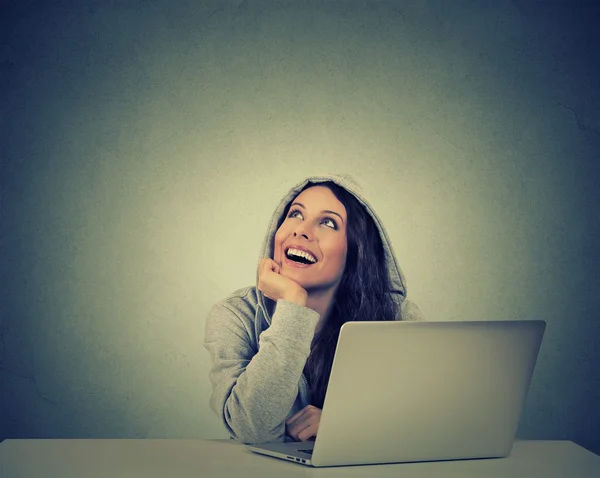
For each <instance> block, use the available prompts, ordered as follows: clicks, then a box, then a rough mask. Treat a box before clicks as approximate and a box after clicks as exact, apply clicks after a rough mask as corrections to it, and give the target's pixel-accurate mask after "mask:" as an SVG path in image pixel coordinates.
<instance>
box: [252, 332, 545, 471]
mask: <svg viewBox="0 0 600 478" xmlns="http://www.w3.org/2000/svg"><path fill="white" fill-rule="evenodd" d="M545 328H546V323H545V322H544V321H542V320H514V321H469V322H455V321H450V322H401V321H400V322H348V323H346V324H344V325H343V326H342V329H341V331H340V336H339V339H338V344H337V349H336V352H335V357H334V361H333V367H332V370H331V376H330V379H329V385H328V389H327V395H326V397H325V403H324V404H323V411H322V414H321V422H320V424H319V432H318V434H317V438H316V440H315V441H307V442H287V443H268V444H261V445H254V446H248V448H249V449H250V450H252V451H254V452H257V453H261V454H265V455H269V456H274V457H277V458H283V459H285V460H291V461H293V462H295V463H300V464H304V465H310V466H317V467H320V466H339V465H366V464H375V463H401V462H414V461H436V460H455V459H467V458H494V457H504V456H507V455H508V454H509V453H510V451H511V449H512V445H513V441H514V438H515V434H516V432H517V427H518V424H519V418H520V415H521V411H522V409H523V405H524V402H525V397H526V394H527V389H528V388H529V382H530V380H531V376H532V374H533V369H534V366H535V363H536V360H537V356H538V352H539V349H540V346H541V342H542V337H543V334H544V331H545Z"/></svg>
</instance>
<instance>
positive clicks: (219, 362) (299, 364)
mask: <svg viewBox="0 0 600 478" xmlns="http://www.w3.org/2000/svg"><path fill="white" fill-rule="evenodd" d="M318 319H319V314H318V313H317V312H315V311H313V310H311V309H309V308H307V307H303V306H301V305H298V304H296V303H294V302H290V301H287V300H278V301H277V305H276V308H275V312H274V314H273V318H272V324H271V326H270V327H269V328H268V329H267V330H265V331H264V332H263V333H262V334H261V335H260V338H259V343H258V344H256V343H252V339H251V337H250V335H249V334H248V332H247V329H246V326H245V325H247V322H248V321H247V320H244V319H243V318H242V315H241V313H240V311H236V310H235V309H234V308H233V307H232V306H231V305H230V304H228V303H226V302H222V303H220V304H217V305H215V306H214V307H213V308H212V310H211V312H210V313H209V316H208V318H207V321H206V330H205V341H204V347H205V348H206V349H207V350H208V352H209V354H210V356H211V359H212V368H211V371H210V380H211V383H212V388H213V392H212V395H211V398H210V405H211V408H212V409H213V410H214V411H215V413H216V414H217V416H219V417H220V418H221V421H222V423H223V424H224V425H225V427H226V428H227V430H228V431H229V433H230V434H231V435H232V436H233V437H234V438H235V439H237V440H239V441H242V442H244V443H261V442H263V443H264V442H269V441H284V439H285V420H286V418H287V417H288V414H289V412H290V410H291V408H292V406H293V404H294V400H295V399H296V396H297V394H298V383H299V381H300V377H301V375H302V371H303V369H304V365H305V363H306V359H307V357H308V355H309V353H310V345H311V342H312V339H313V336H314V330H315V326H316V324H317V322H318ZM257 349H258V350H257Z"/></svg>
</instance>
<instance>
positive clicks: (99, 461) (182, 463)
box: [0, 439, 600, 478]
mask: <svg viewBox="0 0 600 478" xmlns="http://www.w3.org/2000/svg"><path fill="white" fill-rule="evenodd" d="M25 477H26V478H38V477H39V478H75V477H77V478H108V477H111V478H158V477H160V478H184V477H185V478H187V477H190V478H191V477H193V478H205V477H206V478H212V477H223V478H225V477H226V478H235V477H243V478H253V477H260V478H267V477H278V478H279V477H344V478H346V477H369V478H377V477H402V478H417V477H419V478H425V477H427V478H436V477H443V478H455V477H456V478H458V477H460V478H469V477H478V478H500V477H502V478H509V477H510V478H521V477H522V478H537V477H539V478H542V477H543V478H554V477H556V478H558V477H560V478H567V477H568V478H598V477H600V456H598V455H595V454H593V453H592V452H590V451H588V450H586V449H585V448H582V447H580V446H578V445H576V444H575V443H573V442H570V441H516V442H515V444H514V447H513V450H512V453H511V455H510V456H509V457H507V458H497V459H488V460H461V461H445V462H429V463H405V464H394V465H371V466H345V467H333V468H311V467H307V466H303V465H298V464H295V463H291V462H287V461H283V460H278V459H276V458H270V457H266V456H262V455H257V454H254V453H252V452H249V451H247V450H246V448H245V447H244V445H241V444H238V443H236V442H234V441H232V440H97V439H93V440H92V439H87V440H85V439H84V440H56V439H52V440H50V439H46V440H44V439H36V440H32V439H30V440H5V441H4V442H2V443H0V478H25Z"/></svg>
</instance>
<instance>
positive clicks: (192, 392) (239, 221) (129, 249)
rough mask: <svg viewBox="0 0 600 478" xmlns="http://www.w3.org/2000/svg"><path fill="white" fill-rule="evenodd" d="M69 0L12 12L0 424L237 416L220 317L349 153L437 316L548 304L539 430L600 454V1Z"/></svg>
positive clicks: (531, 411)
mask: <svg viewBox="0 0 600 478" xmlns="http://www.w3.org/2000/svg"><path fill="white" fill-rule="evenodd" d="M15 3H16V2H15ZM49 3H52V2H45V3H42V4H40V5H35V4H32V3H31V2H18V3H16V5H15V6H10V5H9V4H6V3H5V4H3V5H5V6H3V7H2V8H3V9H4V10H5V13H6V15H5V16H4V20H3V26H2V35H3V37H4V38H5V39H6V40H7V41H6V42H3V44H4V45H5V46H3V47H2V50H1V52H0V53H1V56H2V76H1V82H2V84H1V86H2V95H3V96H2V98H3V103H2V120H3V128H2V135H3V138H2V141H1V143H2V202H1V207H2V215H1V221H2V223H1V228H2V229H1V230H2V244H1V247H2V303H1V307H2V336H1V339H2V349H1V352H2V412H3V420H2V427H1V433H2V436H4V437H224V436H226V435H225V433H224V430H222V429H221V427H220V425H219V423H218V422H217V420H216V418H215V417H213V415H212V412H211V411H210V409H209V407H208V397H209V393H210V385H209V382H208V378H207V374H208V368H209V363H208V355H207V353H206V352H205V350H204V349H203V348H202V347H201V342H202V339H203V333H204V320H205V316H206V314H207V312H208V310H209V308H210V306H211V305H212V304H213V303H214V302H216V301H217V300H219V299H221V298H222V297H224V296H225V295H226V294H228V293H229V292H231V291H233V290H235V289H237V288H240V287H243V286H246V285H249V284H252V283H253V282H254V278H255V270H256V269H255V268H256V265H257V260H258V253H259V249H260V245H261V241H262V238H263V234H264V232H265V229H266V226H267V222H268V220H269V217H270V215H271V213H272V210H273V208H274V207H275V206H276V204H277V203H278V202H279V200H280V198H281V196H282V195H283V193H284V192H285V190H287V189H288V187H289V186H291V185H292V184H293V183H295V182H296V181H298V180H299V179H301V178H302V177H303V176H304V175H307V174H313V173H318V172H328V171H331V172H346V173H349V174H351V175H353V176H354V177H355V178H357V179H358V180H359V182H360V183H361V184H362V186H363V188H364V190H365V192H366V193H367V195H368V196H369V198H370V199H371V201H372V202H373V204H374V206H375V207H376V209H377V210H378V212H379V213H380V215H381V216H382V218H383V220H384V221H385V224H386V225H387V227H388V229H389V232H390V235H391V237H392V241H393V243H394V246H395V248H396V252H397V255H398V257H399V259H400V262H401V264H402V267H403V268H404V271H405V273H406V275H407V278H408V283H409V296H410V297H411V298H412V299H413V300H414V301H416V302H417V303H418V304H419V305H420V307H421V309H422V310H423V312H424V313H425V314H426V315H427V317H428V318H429V319H438V320H456V319H503V318H532V317H533V318H544V319H545V320H546V321H547V324H548V327H547V331H546V337H545V342H544V344H543V347H542V351H541V354H540V357H539V361H538V366H537V369H536V373H535V376H534V380H533V383H532V388H531V390H530V394H529V396H528V400H527V404H526V408H525V411H524V415H523V419H522V422H521V427H520V431H519V435H520V436H522V437H527V438H555V439H570V440H574V441H576V442H577V443H579V444H582V445H584V446H587V447H589V448H591V449H593V450H595V451H596V452H598V453H600V442H599V441H598V437H597V436H596V435H595V434H596V433H597V430H598V429H600V408H599V406H598V405H597V404H598V403H600V396H599V389H600V384H599V380H600V379H599V376H600V367H599V362H600V350H599V348H600V347H599V346H600V341H599V337H600V325H599V324H600V300H599V293H598V291H599V290H600V279H599V275H598V273H599V271H600V268H599V257H600V250H599V247H600V246H599V244H600V240H599V237H600V217H599V212H598V211H599V207H598V206H599V204H600V195H599V193H598V191H599V190H600V174H599V173H600V168H599V166H598V164H597V163H598V159H599V158H600V154H599V152H600V114H599V111H600V94H599V91H598V90H599V85H600V82H599V69H598V66H597V65H598V64H600V57H599V54H598V48H597V45H598V44H599V41H600V38H599V36H598V34H596V33H593V32H592V24H593V23H594V22H595V21H596V20H598V17H599V15H598V13H599V11H598V7H596V6H592V4H591V3H587V2H580V1H574V2H571V3H569V2H560V1H554V2H552V1H548V2H521V1H519V2H510V1H506V0H505V1H498V2H474V1H473V2H464V1H462V2H444V1H439V2H424V1H420V0H419V1H417V0H414V1H411V2H396V3H391V2H387V3H385V2H350V1H346V2H333V1H327V2H316V3H309V2H292V1H287V2H274V1H271V2H258V1H253V0H247V1H241V0H240V1H236V2H213V3H212V4H211V3H207V2H205V3H203V4H202V5H199V4H198V2H169V1H160V2H159V1H155V2H140V3H139V4H135V3H133V2H122V3H126V4H127V6H123V5H118V4H117V3H121V2H104V1H88V2H79V5H78V6H74V5H75V4H74V3H73V2H54V3H55V5H54V6H50V5H49ZM566 4H569V5H570V6H567V5H566Z"/></svg>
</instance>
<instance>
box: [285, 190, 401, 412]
mask: <svg viewBox="0 0 600 478" xmlns="http://www.w3.org/2000/svg"><path fill="white" fill-rule="evenodd" d="M312 186H325V187H327V188H329V189H330V190H331V192H333V194H334V195H335V197H336V198H337V199H338V200H339V201H340V202H341V203H342V204H343V205H344V207H345V208H346V213H347V217H348V222H347V228H346V238H347V241H348V249H347V254H346V266H345V268H344V273H343V275H342V279H341V281H340V284H339V285H338V288H337V290H336V293H335V296H334V298H333V305H332V308H331V312H330V314H329V317H328V318H327V320H326V321H325V323H324V324H323V326H322V327H321V330H320V332H319V333H318V334H316V335H315V337H314V339H313V342H312V345H311V351H310V355H309V357H308V359H307V361H306V365H305V367H304V375H305V376H306V378H307V380H308V383H309V387H310V390H311V404H312V405H314V406H316V407H318V408H323V402H324V400H325V393H326V391H327V383H328V382H329V375H330V374H331V366H332V364H333V355H334V352H335V347H336V344H337V340H338V336H339V333H340V328H341V327H342V325H343V324H344V323H346V322H350V321H356V320H361V321H362V320H378V321H379V320H396V319H397V316H398V314H399V310H398V306H397V304H396V302H395V301H394V299H393V297H392V294H401V292H400V291H398V290H392V285H391V281H390V277H389V274H388V265H387V261H386V257H385V252H384V249H383V243H382V241H381V235H380V234H379V230H378V229H377V226H376V225H375V222H374V221H373V218H372V217H371V215H370V214H369V213H368V212H367V211H366V210H365V208H364V207H363V205H362V204H360V202H359V201H358V200H357V199H356V198H355V197H354V195H352V194H351V193H349V192H348V191H346V189H344V188H343V187H341V186H339V185H337V184H336V183H334V182H329V181H328V182H323V183H308V184H307V185H306V186H305V187H304V188H303V191H304V190H305V189H308V188H309V187H312ZM292 202H293V200H292V201H290V204H291V203H292ZM290 204H288V205H287V207H286V208H285V211H284V214H283V216H282V217H283V218H285V217H286V216H287V212H288V210H289V207H290Z"/></svg>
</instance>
